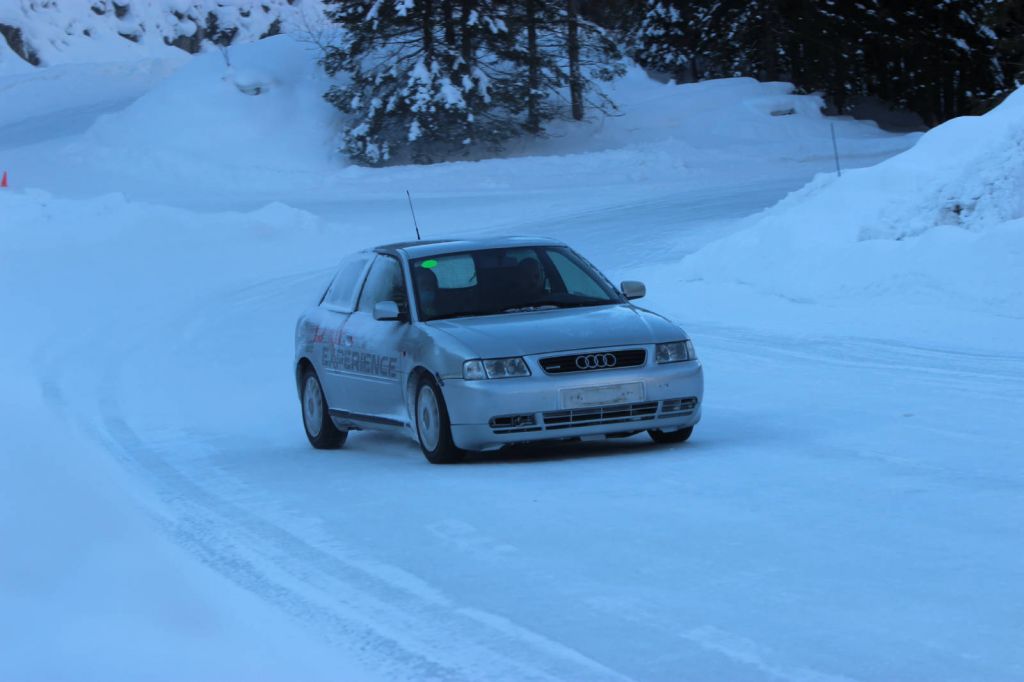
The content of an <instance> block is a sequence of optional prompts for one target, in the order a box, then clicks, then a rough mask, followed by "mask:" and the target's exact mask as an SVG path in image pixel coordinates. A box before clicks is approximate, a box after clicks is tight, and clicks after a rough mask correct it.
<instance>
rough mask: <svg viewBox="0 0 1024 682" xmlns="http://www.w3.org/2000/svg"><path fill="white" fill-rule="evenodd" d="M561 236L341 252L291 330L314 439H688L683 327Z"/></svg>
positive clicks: (692, 360)
mask: <svg viewBox="0 0 1024 682" xmlns="http://www.w3.org/2000/svg"><path fill="white" fill-rule="evenodd" d="M644 294H645V289H644V285H643V284H641V283H640V282H622V284H621V286H619V287H615V286H613V285H612V284H611V283H610V282H609V281H608V279H607V278H605V277H604V276H603V275H602V274H601V273H600V272H599V271H598V270H597V269H596V268H595V267H594V266H593V265H591V264H590V263H589V262H587V261H586V260H585V259H584V258H583V257H581V256H580V255H579V254H577V253H576V252H575V251H573V250H572V249H570V248H569V247H568V246H566V245H565V244H562V243H560V242H557V241H554V240H551V239H539V238H525V237H507V238H501V239H487V240H473V241H468V240H459V241H417V242H407V243H399V244H389V245H386V246H379V247H377V248H375V249H372V250H368V251H363V252H360V253H356V254H354V255H352V256H350V257H349V258H347V259H345V260H344V261H343V262H342V263H341V266H340V267H339V268H338V271H337V274H336V275H335V276H334V279H333V281H332V282H331V284H330V286H329V287H328V288H327V290H326V291H325V292H323V295H322V296H321V297H320V301H319V303H318V305H316V306H315V307H313V308H311V309H310V310H308V311H306V312H305V313H304V314H303V315H302V316H301V317H300V318H299V321H298V325H297V327H296V333H295V378H296V381H297V385H298V392H299V399H300V402H301V406H302V421H303V425H304V426H305V430H306V435H307V436H308V438H309V442H310V443H311V444H312V445H313V447H315V448H335V447H339V446H341V445H342V444H343V443H344V442H345V439H346V438H347V436H348V432H349V431H352V430H358V429H385V430H393V431H397V432H401V433H404V434H406V435H408V436H409V437H411V438H413V439H415V440H416V441H418V442H419V445H420V448H421V449H422V450H423V454H424V455H425V456H426V458H427V459H428V460H429V461H430V462H433V463H435V464H441V463H452V462H457V461H459V460H461V459H462V458H463V457H464V456H465V453H466V452H467V451H487V450H495V449H497V448H500V447H502V446H503V445H508V444H511V443H523V442H529V441H538V440H549V439H578V438H587V437H595V438H596V437H624V436H630V435H633V434H636V433H639V432H641V431H647V433H648V434H650V436H651V438H653V439H654V441H655V442H658V443H679V442H682V441H685V440H686V439H687V438H689V437H690V434H691V433H692V431H693V427H694V425H695V424H696V423H697V422H698V421H699V420H700V416H701V400H702V399H703V392H704V377H703V369H702V367H701V363H700V361H699V360H698V359H697V356H696V354H695V353H694V349H693V344H692V343H691V342H690V339H689V337H688V336H687V335H686V333H685V332H684V331H683V330H682V329H680V328H679V327H678V326H676V325H675V324H673V323H672V322H670V321H669V320H667V319H665V318H664V317H662V316H661V315H658V314H656V313H653V312H650V311H648V310H644V309H643V308H640V307H637V306H636V305H634V304H633V303H632V302H631V301H633V300H635V299H638V298H641V297H643V296H644Z"/></svg>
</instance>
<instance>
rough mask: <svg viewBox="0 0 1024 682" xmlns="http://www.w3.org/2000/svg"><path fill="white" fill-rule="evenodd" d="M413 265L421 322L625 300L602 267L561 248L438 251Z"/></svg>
mask: <svg viewBox="0 0 1024 682" xmlns="http://www.w3.org/2000/svg"><path fill="white" fill-rule="evenodd" d="M409 268H410V270H411V272H412V279H413V281H412V284H413V291H414V293H415V296H416V304H417V310H418V315H419V319H421V320H436V319H443V318H448V317H462V316H467V315H496V314H502V313H514V312H523V311H526V310H537V309H551V308H576V307H583V306H594V305H609V304H615V303H620V302H622V297H621V294H619V293H618V291H616V290H615V288H614V287H612V286H611V285H610V284H608V283H607V281H606V280H605V279H604V277H603V276H602V275H601V274H600V273H598V272H597V270H595V269H594V268H593V267H592V266H590V265H589V264H588V263H587V262H586V261H584V260H583V259H582V258H580V257H579V256H577V255H576V254H574V253H573V252H572V251H571V250H569V249H568V248H565V247H561V246H551V247H549V246H526V247H515V248H495V249H481V250H478V251H466V252H460V253H450V254H438V255H436V256H431V257H424V258H417V259H414V260H411V261H410V262H409Z"/></svg>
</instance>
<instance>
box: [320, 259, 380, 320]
mask: <svg viewBox="0 0 1024 682" xmlns="http://www.w3.org/2000/svg"><path fill="white" fill-rule="evenodd" d="M370 256H371V254H369V253H357V254H353V255H351V256H349V257H348V258H346V259H345V260H343V261H342V262H341V265H340V266H339V267H338V274H337V275H335V276H334V281H333V282H331V287H330V289H328V290H327V294H326V295H325V296H324V303H326V304H327V305H329V306H331V307H332V308H336V309H338V310H340V311H341V312H345V313H350V312H352V311H353V310H355V308H356V296H357V295H358V293H359V285H360V283H361V281H360V275H362V274H363V270H365V269H366V264H367V262H369V260H370Z"/></svg>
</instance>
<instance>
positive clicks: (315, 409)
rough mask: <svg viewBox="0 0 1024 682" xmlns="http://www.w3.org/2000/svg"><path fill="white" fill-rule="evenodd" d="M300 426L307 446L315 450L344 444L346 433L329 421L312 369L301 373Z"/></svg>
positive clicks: (329, 448) (321, 391)
mask: <svg viewBox="0 0 1024 682" xmlns="http://www.w3.org/2000/svg"><path fill="white" fill-rule="evenodd" d="M301 400H302V425H303V426H304V427H305V429H306V438H308V439H309V444H310V445H312V446H313V447H314V448H316V449H317V450H333V449H335V448H340V447H341V446H342V445H344V444H345V440H346V439H347V438H348V431H341V430H339V429H338V427H336V426H335V425H334V422H333V421H331V413H330V410H328V408H327V400H326V398H324V390H323V387H322V386H320V378H319V377H317V375H316V372H314V371H313V369H312V368H306V371H305V372H303V373H302V396H301Z"/></svg>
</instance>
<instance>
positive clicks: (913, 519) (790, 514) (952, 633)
mask: <svg viewBox="0 0 1024 682" xmlns="http://www.w3.org/2000/svg"><path fill="white" fill-rule="evenodd" d="M758 191H759V192H770V191H771V189H770V187H769V188H761V189H760V190H758ZM754 196H758V194H757V193H756V192H755V193H754ZM673 208H675V207H673ZM683 208H684V209H685V207H683ZM616 212H617V210H613V211H612V212H611V213H610V215H607V216H603V215H595V216H593V220H594V221H595V222H596V223H597V224H601V223H604V222H607V223H609V224H612V223H614V222H615V217H614V216H615V214H616ZM723 212H725V211H723ZM577 222H578V221H577ZM545 229H546V230H547V227H546V228H545ZM577 230H578V227H577V225H576V224H574V221H569V223H568V225H567V228H566V231H567V234H566V236H568V237H569V238H570V240H571V239H572V237H573V236H574V235H573V234H572V233H573V232H574V231H577ZM555 234H556V236H560V235H558V233H557V232H556V233H555ZM646 235H647V237H648V238H650V239H651V240H652V246H657V245H658V244H662V246H663V248H665V247H667V246H668V245H670V244H673V243H675V241H674V240H672V239H669V238H668V237H666V236H665V235H662V236H661V237H658V236H656V235H657V233H656V232H647V233H646ZM659 240H660V241H659ZM600 244H601V245H602V246H600V247H597V248H596V249H591V251H596V252H595V253H591V252H590V251H588V250H587V249H586V247H581V248H583V249H584V252H585V253H587V255H588V256H590V257H592V258H593V259H594V260H596V261H597V262H598V263H599V264H600V265H601V266H603V267H606V268H608V269H609V270H612V271H621V272H629V271H630V270H629V266H630V263H631V259H632V258H633V257H634V256H635V253H636V252H635V251H633V250H628V251H621V252H620V251H619V250H618V249H616V248H615V245H614V243H613V242H611V241H604V240H602V241H601V242H600ZM189 253H190V251H189V250H188V249H182V251H181V255H175V256H173V260H172V262H171V263H169V264H165V265H164V267H165V268H167V270H168V272H173V271H174V270H176V269H177V267H178V266H180V267H181V268H185V267H191V268H193V269H194V270H196V271H202V269H203V266H202V265H200V264H197V263H196V262H195V260H194V259H193V257H192V256H189V255H187V254H189ZM617 253H621V255H618V256H617V255H616V254H617ZM136 255H137V256H138V257H140V258H145V256H144V255H143V254H141V253H140V254H136ZM179 259H181V260H180V261H179ZM129 260H130V259H129ZM190 262H191V264H190ZM138 267H145V265H144V264H143V265H139V264H135V265H133V266H130V267H128V268H127V272H125V273H123V274H122V273H121V272H120V271H119V270H118V269H117V268H115V269H114V270H113V271H112V272H111V273H110V276H111V277H112V279H113V281H114V283H115V284H116V283H117V282H118V281H121V280H122V276H123V277H124V278H125V279H130V278H131V274H130V273H131V272H132V271H134V269H135V268H138ZM632 274H634V275H636V276H638V277H642V276H643V271H642V270H638V271H634V272H633V273H632ZM328 275H329V272H327V271H323V270H316V271H313V272H309V271H301V270H300V271H298V272H291V273H287V274H281V275H277V276H274V277H272V278H270V279H265V280H259V279H258V278H257V281H255V282H252V283H250V284H247V285H245V286H233V285H227V286H223V287H221V288H220V290H219V293H209V292H207V291H205V290H204V291H203V293H202V295H201V298H198V297H197V298H194V299H190V298H181V297H180V296H178V297H175V298H169V299H168V300H167V301H166V302H165V303H161V302H160V300H159V298H154V299H153V301H152V302H151V303H150V302H147V301H145V300H142V301H133V302H132V303H131V305H127V304H126V307H125V308H124V309H121V308H120V307H119V306H112V307H110V308H107V309H105V310H104V311H102V314H101V317H100V318H99V319H96V320H94V321H93V324H90V325H82V326H81V327H79V326H78V325H73V331H70V332H69V333H68V334H67V335H66V336H65V337H64V338H62V339H61V341H60V342H59V343H58V344H55V345H54V346H53V347H51V348H50V349H48V350H47V352H46V353H45V356H44V357H43V358H42V359H41V360H40V367H41V368H42V369H41V372H40V377H39V379H40V381H41V382H42V384H43V386H45V387H46V395H47V396H48V399H49V401H50V403H51V405H52V406H53V407H54V409H56V410H58V411H59V412H60V413H61V414H62V415H63V417H64V419H65V420H68V421H76V422H78V423H80V425H81V426H83V427H84V428H85V430H86V431H87V432H89V433H92V434H93V436H94V437H95V438H97V439H98V440H99V441H100V442H102V443H103V445H104V446H105V447H106V448H108V449H109V450H110V451H111V452H112V453H115V454H117V455H118V456H119V457H121V458H122V459H123V461H124V462H125V463H126V464H127V465H128V467H129V469H130V470H131V471H132V472H133V473H134V474H135V475H137V476H139V477H140V479H141V480H142V481H144V482H145V484H146V485H147V486H148V487H151V488H152V489H153V490H155V491H156V492H157V493H158V494H159V497H160V499H161V500H162V501H163V504H165V505H166V506H167V509H168V512H167V518H166V523H168V524H169V526H170V528H171V532H172V533H173V535H174V537H175V538H176V539H177V540H178V541H179V542H181V543H183V544H184V545H185V546H186V547H188V548H189V549H190V550H191V551H193V552H194V553H196V554H197V555H198V556H200V557H201V558H202V559H203V560H204V561H206V562H207V563H208V564H210V565H211V566H212V567H214V568H215V569H216V570H217V571H219V572H221V573H222V574H224V575H225V576H227V577H228V578H230V579H231V580H232V581H235V582H236V583H238V584H239V585H241V586H242V587H244V588H246V589H248V590H251V591H253V592H254V593H256V594H257V595H258V596H260V597H261V598H262V599H265V600H267V601H269V602H271V603H273V604H274V605H275V606H277V607H278V608H280V609H282V610H283V611H284V612H286V613H288V614H290V615H291V616H293V617H294V618H296V619H297V620H299V621H300V622H302V623H304V624H305V625H306V626H308V627H310V628H312V629H313V630H314V631H315V632H317V633H318V634H319V635H321V636H323V637H325V638H327V639H328V640H329V641H330V642H331V643H333V644H334V645H335V646H337V647H339V648H341V649H342V650H344V651H345V652H346V655H347V656H354V657H356V658H357V659H359V660H360V661H361V663H362V664H363V665H365V666H367V667H368V668H372V669H377V670H382V671H383V673H384V675H385V676H387V677H398V678H405V679H413V678H415V679H424V678H437V679H454V678H457V679H474V678H475V679H479V678H490V679H497V678H501V679H513V678H514V679H622V678H628V679H673V678H677V677H678V676H679V674H680V671H688V670H699V671H701V675H702V677H708V678H721V679H894V678H906V677H911V676H915V677H916V676H918V675H920V674H921V673H922V672H923V671H924V672H926V673H927V676H929V677H942V678H946V679H972V678H973V679H981V678H984V679H1012V678H1014V677H1016V676H1019V675H1020V674H1021V673H1022V669H1021V668H1020V661H1019V660H1016V661H1015V660H1011V659H1006V658H1005V656H1001V655H1000V652H1006V651H1010V650H1014V649H1017V648H1018V647H1019V645H1021V644H1022V641H1021V635H1020V630H1019V629H1017V628H1015V627H1014V624H1015V623H1016V622H1017V619H1018V617H1019V612H1018V610H1017V609H1016V606H1018V605H1019V604H1015V603H1014V602H1013V601H1012V600H1010V601H1007V599H1006V595H1008V594H1012V593H1014V591H1015V589H1016V585H1017V581H1018V580H1019V579H1020V578H1021V577H1022V576H1024V557H1022V555H1021V553H1020V552H1019V551H1017V549H1018V546H1017V545H1015V544H1014V543H1013V538H1015V537H1019V533H1020V523H1021V519H1024V502H1022V496H1021V492H1022V486H1024V471H1022V469H1021V466H1020V463H1019V453H1020V452H1021V451H1022V449H1024V439H1022V438H1021V437H1010V438H1008V437H1007V433H1006V432H1005V430H1003V429H1002V427H1001V425H1005V424H1008V423H1011V422H1012V421H1013V414H1015V413H1016V411H1017V408H1018V407H1019V405H1020V404H1021V401H1022V399H1024V357H1021V356H995V355H975V356H972V355H965V354H963V353H961V352H952V351H949V350H947V349H943V348H942V347H941V346H935V347H932V348H915V347H909V346H906V345H901V344H898V343H887V342H881V341H877V340H865V339H857V338H843V337H831V336H828V335H823V336H818V337H807V336H798V337H794V336H785V335H778V334H769V333H763V332H757V331H752V330H750V329H747V328H744V326H743V325H742V324H741V323H742V321H741V320H737V321H736V322H737V324H736V325H735V326H723V325H712V324H707V325H701V324H688V321H687V315H686V311H685V310H684V309H679V310H676V311H673V312H674V315H675V316H676V317H678V318H679V319H680V321H681V322H682V323H683V324H687V326H688V328H689V331H690V333H691V334H692V335H693V336H694V338H695V339H696V341H697V344H698V351H699V352H700V354H701V356H702V358H703V359H704V361H705V363H706V367H707V373H708V395H707V402H706V415H705V420H704V421H703V422H702V423H701V425H700V427H699V428H698V429H697V431H696V433H695V436H694V438H693V440H692V441H691V442H690V443H687V444H685V445H683V446H681V447H676V448H664V447H658V446H655V445H653V444H651V443H649V442H648V441H647V439H646V438H645V437H642V436H637V437H634V438H631V439H628V440H624V441H609V442H602V443H584V444H578V445H569V446H567V445H551V446H545V447H541V448H534V449H524V450H513V451H510V452H503V453H500V454H498V455H481V456H477V457H475V458H473V459H472V461H471V463H470V464H467V465H465V466H460V467H456V468H441V469H439V468H437V467H431V466H429V465H427V464H426V463H425V462H424V461H423V458H422V456H421V455H420V453H419V451H418V449H417V448H416V447H415V445H414V444H413V443H411V442H406V441H404V440H398V439H394V438H391V437H386V436H381V435H373V434H356V435H355V436H353V437H352V438H351V439H350V441H349V443H348V445H347V446H346V447H345V449H343V450H340V451H338V452H336V453H327V454H325V453H321V452H315V451H313V450H311V449H309V448H308V446H307V445H306V443H305V441H304V438H303V435H302V432H301V426H300V422H299V418H298V407H297V401H296V399H295V392H294V384H293V381H292V378H291V374H290V371H289V359H290V352H291V349H290V346H289V344H288V342H289V340H290V335H291V325H292V323H293V320H294V315H295V311H296V310H298V309H301V307H302V306H303V305H304V304H305V303H306V302H307V301H309V300H310V299H311V298H315V296H316V295H317V292H318V287H320V286H321V285H322V282H323V280H324V278H325V277H327V276H328ZM143 298H146V297H143ZM87 330H88V333H84V332H87ZM79 332H83V333H82V334H81V335H79ZM84 348H90V349H94V350H93V351H92V352H91V353H90V362H88V363H81V362H78V361H77V359H80V358H81V353H82V349H84ZM980 529H984V532H979V531H980Z"/></svg>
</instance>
